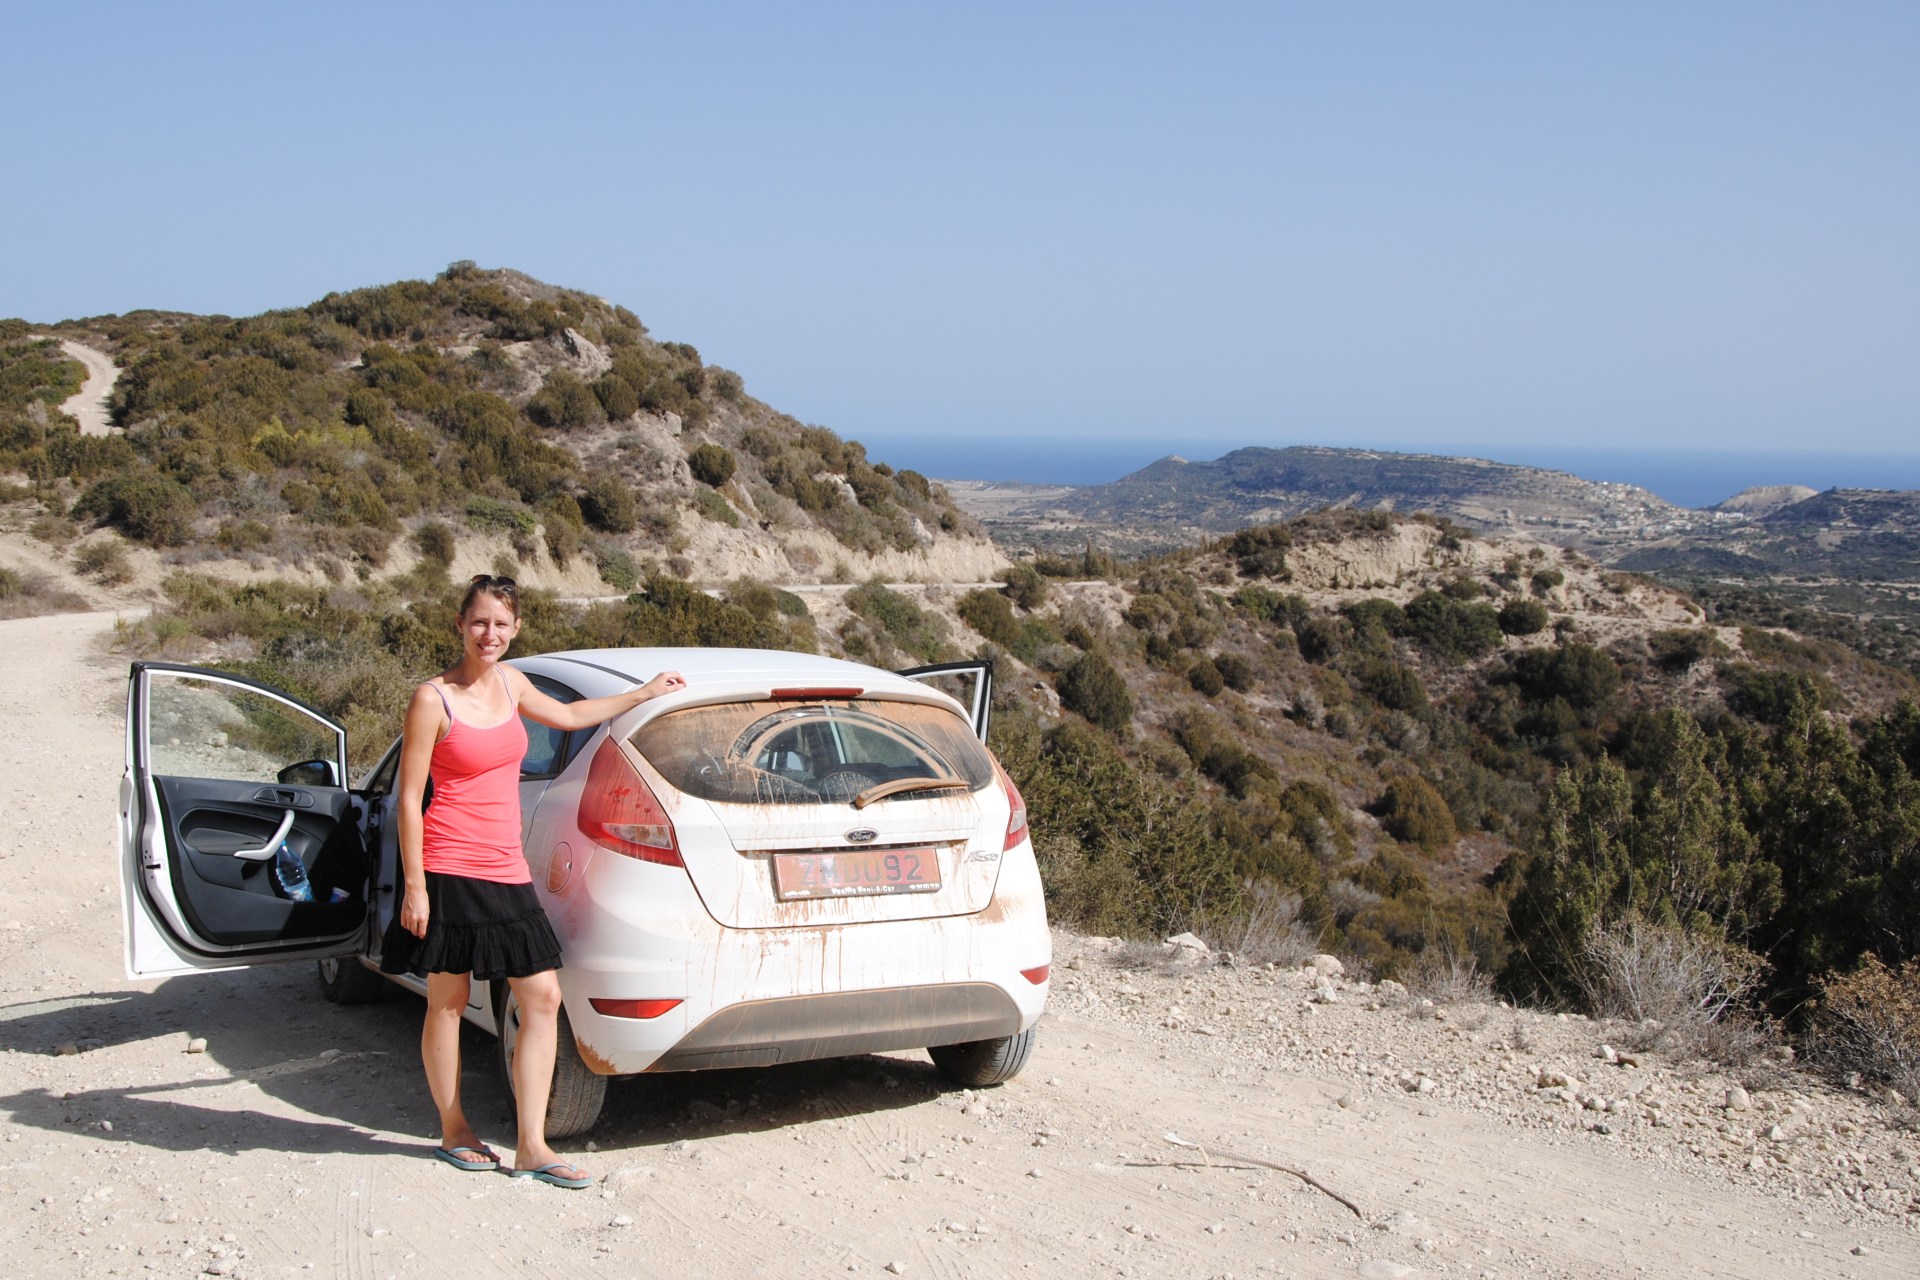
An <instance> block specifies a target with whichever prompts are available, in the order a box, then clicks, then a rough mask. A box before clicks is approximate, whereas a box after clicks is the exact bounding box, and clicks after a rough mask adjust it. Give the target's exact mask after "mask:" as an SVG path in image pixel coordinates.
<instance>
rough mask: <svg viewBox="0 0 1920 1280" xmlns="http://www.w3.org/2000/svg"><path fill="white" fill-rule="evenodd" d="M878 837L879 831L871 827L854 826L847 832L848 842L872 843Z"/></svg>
mask: <svg viewBox="0 0 1920 1280" xmlns="http://www.w3.org/2000/svg"><path fill="white" fill-rule="evenodd" d="M879 838H880V833H879V832H878V831H875V830H874V829H873V828H872V827H855V828H854V829H853V830H851V831H849V832H847V843H848V844H872V843H873V842H874V841H875V840H878V839H879Z"/></svg>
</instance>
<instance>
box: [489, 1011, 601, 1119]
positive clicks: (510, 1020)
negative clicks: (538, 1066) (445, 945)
mask: <svg viewBox="0 0 1920 1280" xmlns="http://www.w3.org/2000/svg"><path fill="white" fill-rule="evenodd" d="M500 985H501V987H502V988H503V989H504V994H503V995H501V997H500V1009H499V1016H498V1019H497V1022H498V1025H499V1028H500V1074H501V1075H502V1076H504V1077H505V1078H506V1081H507V1093H508V1095H509V1096H511V1095H512V1093H513V1054H514V1049H515V1048H516V1047H517V1046H518V1044H519V1041H520V1007H519V1004H518V1002H517V1001H515V1000H514V998H513V988H512V987H510V986H508V985H507V984H506V983H505V982H504V981H503V982H502V983H501V984H500ZM606 1102H607V1078H606V1077H605V1076H603V1075H596V1074H594V1072H593V1071H591V1070H590V1069H589V1068H588V1067H587V1064H586V1063H585V1062H583V1061H582V1060H581V1058H580V1047H579V1045H577V1044H575V1043H574V1039H573V1024H572V1023H571V1022H569V1021H568V1020H567V1010H566V1006H565V1005H562V1006H561V1007H560V1025H559V1027H558V1028H557V1029H556V1038H555V1044H554V1049H553V1086H552V1089H551V1090H550V1091H549V1092H548V1094H547V1137H549V1138H572V1137H576V1136H578V1135H579V1134H583V1133H585V1132H586V1131H587V1130H589V1129H591V1128H593V1126H594V1122H595V1121H597V1120H599V1119H600V1111H601V1108H603V1107H604V1106H606Z"/></svg>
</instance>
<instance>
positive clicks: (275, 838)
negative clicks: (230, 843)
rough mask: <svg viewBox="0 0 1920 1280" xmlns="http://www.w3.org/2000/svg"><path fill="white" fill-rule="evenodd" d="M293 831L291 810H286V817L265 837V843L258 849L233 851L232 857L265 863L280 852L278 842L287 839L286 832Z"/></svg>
mask: <svg viewBox="0 0 1920 1280" xmlns="http://www.w3.org/2000/svg"><path fill="white" fill-rule="evenodd" d="M291 830H293V810H291V809H289V810H287V816H286V817H284V818H282V819H280V828H279V830H277V831H275V832H274V833H273V834H272V835H270V836H268V837H267V842H266V843H265V844H263V845H261V846H260V847H259V848H258V849H235V850H234V851H233V856H234V857H236V858H245V859H246V860H247V861H248V862H265V861H266V860H267V859H268V858H271V857H272V856H273V855H274V854H276V853H278V852H279V851H280V842H281V841H282V840H285V839H286V838H287V832H289V831H291Z"/></svg>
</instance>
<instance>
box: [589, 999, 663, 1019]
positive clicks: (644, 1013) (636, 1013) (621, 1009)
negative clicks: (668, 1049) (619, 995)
mask: <svg viewBox="0 0 1920 1280" xmlns="http://www.w3.org/2000/svg"><path fill="white" fill-rule="evenodd" d="M587 1003H588V1004H590V1005H592V1006H593V1011H594V1012H595V1013H601V1014H605V1015H606V1016H607V1017H609V1018H657V1017H659V1016H660V1015H661V1014H663V1013H665V1012H666V1011H667V1010H669V1009H674V1008H678V1007H679V1005H680V1002H679V1001H678V1000H603V999H601V998H600V997H598V996H595V997H594V998H593V999H591V1000H588V1001H587Z"/></svg>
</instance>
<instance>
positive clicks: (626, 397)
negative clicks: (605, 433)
mask: <svg viewBox="0 0 1920 1280" xmlns="http://www.w3.org/2000/svg"><path fill="white" fill-rule="evenodd" d="M593 394H594V395H595V396H596V397H598V398H599V401H600V407H601V409H603V410H605V412H606V415H607V417H608V418H609V419H611V420H612V421H614V422H621V421H624V420H625V419H627V418H631V417H632V416H633V415H634V414H636V413H638V412H640V393H639V392H637V391H635V390H634V389H633V384H632V383H631V382H628V381H627V380H626V379H625V378H623V377H621V376H620V375H619V374H617V373H609V374H607V375H606V376H604V377H602V378H601V379H600V380H599V381H597V382H595V383H594V384H593Z"/></svg>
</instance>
